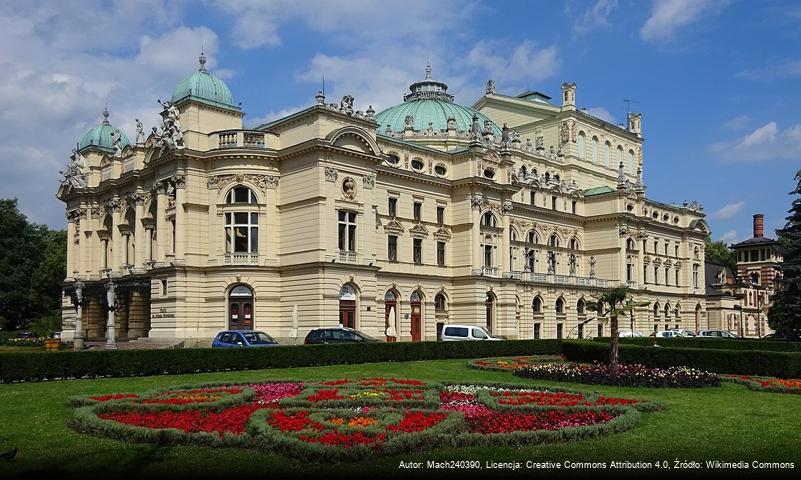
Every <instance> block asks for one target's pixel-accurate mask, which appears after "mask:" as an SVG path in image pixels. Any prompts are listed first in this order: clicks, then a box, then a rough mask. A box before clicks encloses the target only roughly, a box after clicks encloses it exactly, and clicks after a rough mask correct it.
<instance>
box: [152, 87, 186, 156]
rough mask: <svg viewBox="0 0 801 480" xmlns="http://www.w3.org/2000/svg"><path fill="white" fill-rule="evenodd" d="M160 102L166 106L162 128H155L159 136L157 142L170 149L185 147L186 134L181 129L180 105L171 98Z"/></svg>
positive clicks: (154, 131)
mask: <svg viewBox="0 0 801 480" xmlns="http://www.w3.org/2000/svg"><path fill="white" fill-rule="evenodd" d="M158 102H159V104H160V105H161V106H162V107H164V111H163V112H162V118H163V119H162V122H161V129H160V130H159V131H156V130H155V127H154V130H153V133H155V134H156V136H157V144H158V145H160V146H162V147H166V148H168V149H170V150H172V149H175V148H184V146H185V145H184V134H183V132H182V131H181V111H180V110H178V107H176V106H175V104H174V103H172V102H170V101H169V100H165V101H161V100H160V99H159V100H158Z"/></svg>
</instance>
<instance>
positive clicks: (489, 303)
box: [484, 292, 495, 334]
mask: <svg viewBox="0 0 801 480" xmlns="http://www.w3.org/2000/svg"><path fill="white" fill-rule="evenodd" d="M484 303H485V306H486V311H487V315H486V320H487V331H488V332H489V333H490V334H492V327H493V326H494V323H495V322H494V316H495V295H494V294H493V293H492V292H487V298H486V300H485V302H484Z"/></svg>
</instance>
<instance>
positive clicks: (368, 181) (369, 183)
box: [362, 174, 375, 190]
mask: <svg viewBox="0 0 801 480" xmlns="http://www.w3.org/2000/svg"><path fill="white" fill-rule="evenodd" d="M362 184H363V185H364V189H365V190H372V189H373V187H375V175H373V174H367V175H365V176H364V177H362Z"/></svg>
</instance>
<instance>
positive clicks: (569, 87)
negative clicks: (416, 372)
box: [562, 82, 576, 112]
mask: <svg viewBox="0 0 801 480" xmlns="http://www.w3.org/2000/svg"><path fill="white" fill-rule="evenodd" d="M568 110H572V111H575V110H576V84H575V83H567V82H565V83H563V84H562V111H563V112H565V111H568Z"/></svg>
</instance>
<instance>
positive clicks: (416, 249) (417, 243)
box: [412, 238, 423, 264]
mask: <svg viewBox="0 0 801 480" xmlns="http://www.w3.org/2000/svg"><path fill="white" fill-rule="evenodd" d="M412 255H413V257H414V263H417V264H420V263H423V239H422V238H415V239H414V246H413V251H412Z"/></svg>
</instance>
